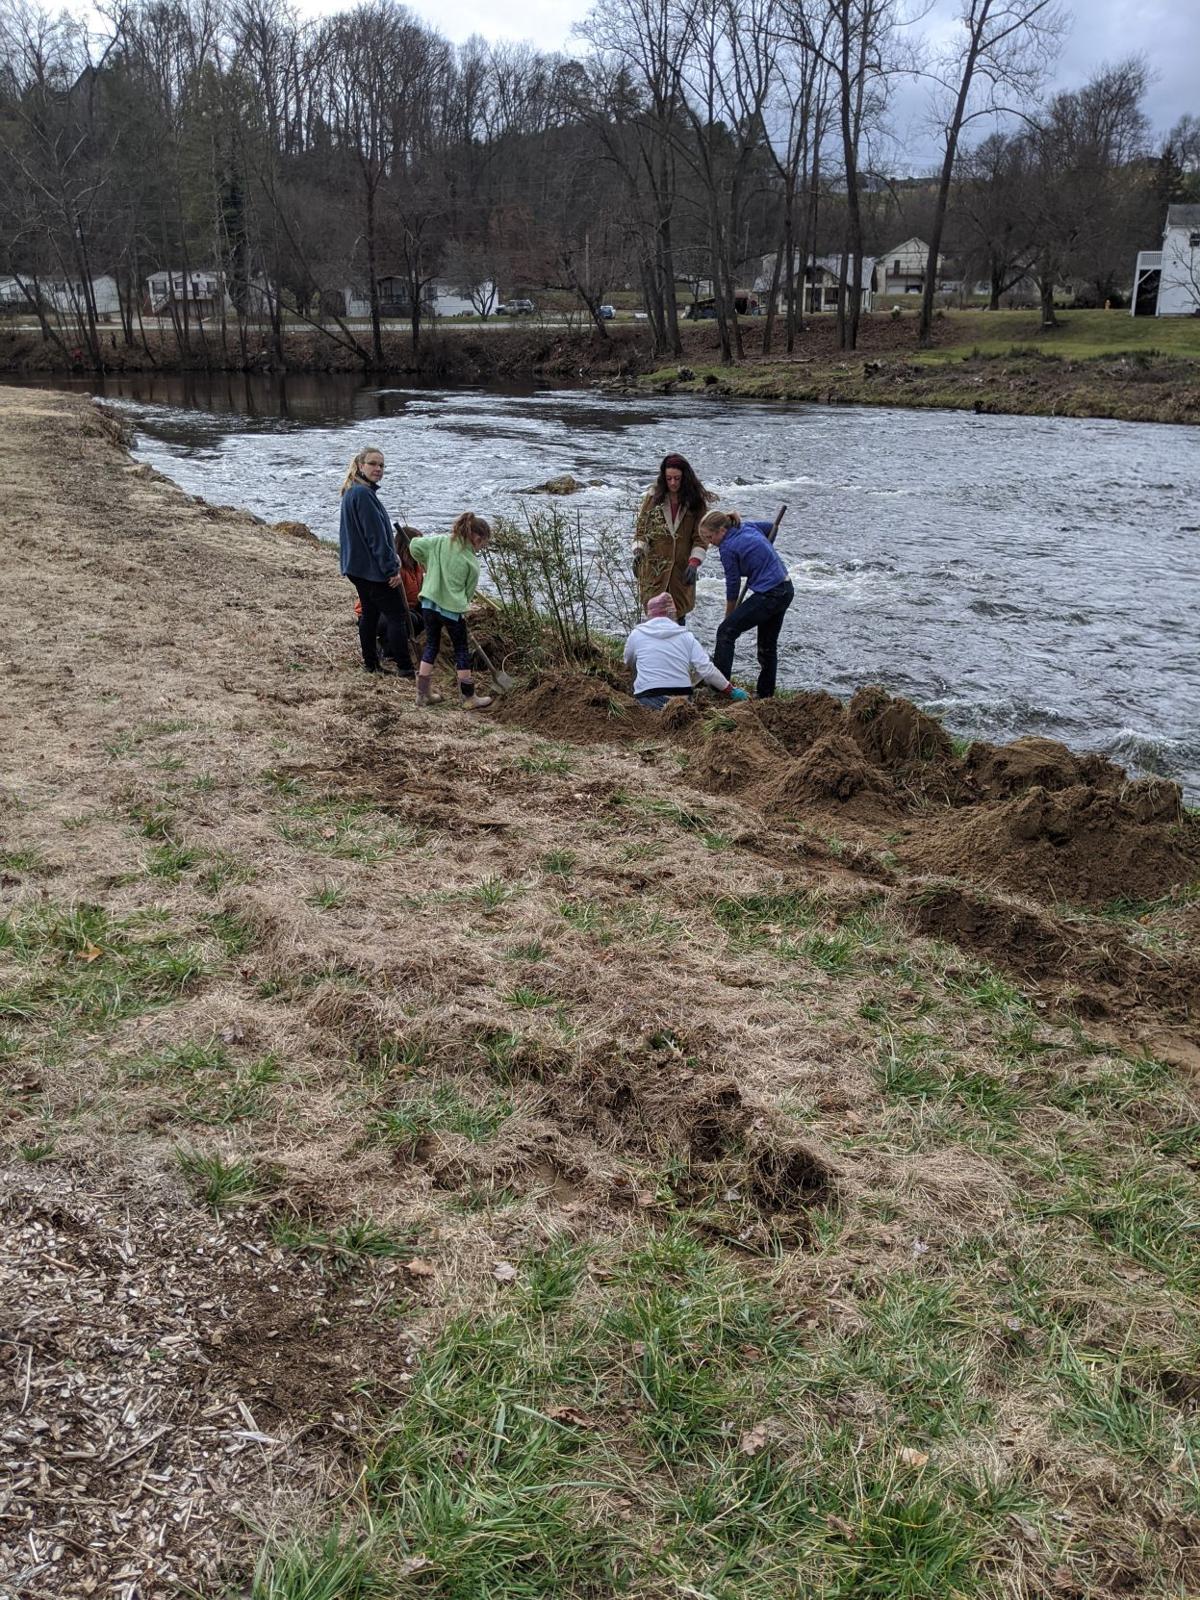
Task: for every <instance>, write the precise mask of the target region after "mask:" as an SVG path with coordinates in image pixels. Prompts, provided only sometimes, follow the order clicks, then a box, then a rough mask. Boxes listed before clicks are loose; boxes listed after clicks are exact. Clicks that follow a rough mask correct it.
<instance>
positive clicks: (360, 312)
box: [341, 276, 445, 320]
mask: <svg viewBox="0 0 1200 1600" xmlns="http://www.w3.org/2000/svg"><path fill="white" fill-rule="evenodd" d="M377 287H378V290H379V315H380V316H381V317H384V318H390V319H392V320H397V319H405V320H407V319H408V318H409V317H411V316H412V296H411V295H410V293H409V285H408V279H407V278H398V277H395V276H388V277H383V278H380V279H379V280H378V284H377ZM342 300H343V304H344V306H345V310H344V311H343V312H342V313H341V315H343V316H346V317H351V318H357V317H369V316H370V315H371V297H370V293H369V291H368V289H367V286H366V284H358V283H355V284H349V285H347V287H346V288H345V289H343V290H342ZM421 308H422V314H423V315H424V316H432V315H433V314H434V299H433V290H432V286H427V287H426V289H425V291H424V293H423V294H422V296H421ZM444 314H445V313H443V315H444Z"/></svg>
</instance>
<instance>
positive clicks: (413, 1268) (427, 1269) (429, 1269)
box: [404, 1256, 437, 1278]
mask: <svg viewBox="0 0 1200 1600" xmlns="http://www.w3.org/2000/svg"><path fill="white" fill-rule="evenodd" d="M404 1270H405V1272H407V1273H408V1275H409V1277H410V1278H432V1277H434V1276H435V1275H436V1273H437V1268H436V1267H435V1266H433V1265H432V1263H431V1262H428V1261H422V1259H421V1257H420V1256H414V1257H413V1258H412V1260H411V1261H406V1262H405V1263H404Z"/></svg>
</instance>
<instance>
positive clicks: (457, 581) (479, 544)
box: [408, 511, 492, 711]
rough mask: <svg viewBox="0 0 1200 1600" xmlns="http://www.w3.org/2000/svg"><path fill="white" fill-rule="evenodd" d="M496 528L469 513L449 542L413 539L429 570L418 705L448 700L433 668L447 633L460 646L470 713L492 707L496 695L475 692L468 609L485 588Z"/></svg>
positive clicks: (461, 680) (462, 687)
mask: <svg viewBox="0 0 1200 1600" xmlns="http://www.w3.org/2000/svg"><path fill="white" fill-rule="evenodd" d="M491 537H492V530H491V528H490V527H489V526H488V524H487V523H486V522H485V521H484V520H483V518H482V517H477V516H475V514H474V513H473V512H471V511H464V512H463V514H462V516H461V517H458V518H456V520H455V523H454V526H453V527H452V528H451V530H450V535H449V537H448V538H447V537H446V536H445V535H442V536H440V537H433V538H430V537H426V536H424V535H422V536H421V537H420V538H417V539H414V540H412V542H411V543H410V545H409V547H408V548H409V553H410V554H411V556H412V558H413V560H414V561H419V562H420V564H421V565H422V566H423V567H424V568H425V579H424V582H423V583H422V584H421V610H422V612H423V613H424V616H425V648H424V649H423V650H422V652H421V667H420V670H419V672H418V673H417V704H418V705H419V706H429V705H434V704H435V703H436V702H437V701H439V700H440V699H441V698H442V697H441V695H440V694H438V693H437V692H436V690H435V689H434V687H433V667H434V663H435V662H436V661H437V658H438V647H439V646H440V644H441V642H442V629H443V628H445V629H446V631H447V632H448V633H449V635H450V642H451V644H452V645H453V646H454V665H455V667H456V668H457V669H458V687H459V691H460V693H461V694H462V697H463V698H462V705H463V710H464V711H482V710H483V709H484V708H485V707H486V706H490V705H491V703H492V697H491V695H490V694H476V693H475V675H474V673H473V672H472V671H471V647H470V644H469V643H468V640H467V620H466V612H467V607H468V606H469V605H470V604H471V601H472V600H473V599H474V598H475V591H476V589H478V587H479V552H480V551H481V550H483V549H485V548H486V546H487V544H488V541H489V540H490V539H491Z"/></svg>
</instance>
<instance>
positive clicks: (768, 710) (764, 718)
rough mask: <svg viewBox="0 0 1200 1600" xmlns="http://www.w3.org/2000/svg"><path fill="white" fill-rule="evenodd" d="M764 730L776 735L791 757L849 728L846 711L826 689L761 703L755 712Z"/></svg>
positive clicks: (761, 701)
mask: <svg viewBox="0 0 1200 1600" xmlns="http://www.w3.org/2000/svg"><path fill="white" fill-rule="evenodd" d="M754 710H755V714H756V715H757V717H758V720H759V721H760V722H761V723H762V725H763V727H764V728H766V729H768V731H769V732H771V733H773V734H774V735H775V737H776V738H777V739H778V740H779V742H780V744H781V745H782V746H783V748H784V749H785V750H786V751H787V753H788V755H790V756H798V755H802V754H803V753H804V751H805V750H807V749H808V748H809V746H810V745H813V744H815V743H816V742H817V740H818V739H820V738H822V737H823V735H825V734H827V733H843V732H845V730H846V728H847V726H848V719H847V717H846V708H845V706H844V705H843V704H842V702H841V701H840V700H839V699H838V698H837V696H836V695H832V694H827V693H826V692H825V690H824V689H816V690H810V691H807V692H806V693H804V694H796V695H791V696H789V698H787V699H786V700H760V701H759V702H758V703H757V705H756V706H755V708H754Z"/></svg>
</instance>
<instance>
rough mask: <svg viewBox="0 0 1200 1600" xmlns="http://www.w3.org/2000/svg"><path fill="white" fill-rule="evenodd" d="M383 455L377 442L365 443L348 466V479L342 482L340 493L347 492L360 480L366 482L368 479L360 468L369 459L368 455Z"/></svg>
mask: <svg viewBox="0 0 1200 1600" xmlns="http://www.w3.org/2000/svg"><path fill="white" fill-rule="evenodd" d="M382 455H383V451H382V450H381V449H380V448H379V446H378V445H377V444H367V445H364V446H363V447H362V449H361V450H360V451H359V452H358V454H357V455H356V456H355V457H354V459H353V461H351V463H350V465H349V466H348V467H347V468H346V481H345V482H344V483H343V484H342V487H341V489H340V490H339V493H340V494H345V492H346V490H347V489H350V488H352V487H353V486H354V484H356V483H360V482H361V483H365V482H366V479H365V478H364V477H363V476H362V473H361V471H360V468H361V467H362V464H363V462H364V461H365V460H366V459H367V457H368V456H382Z"/></svg>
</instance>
